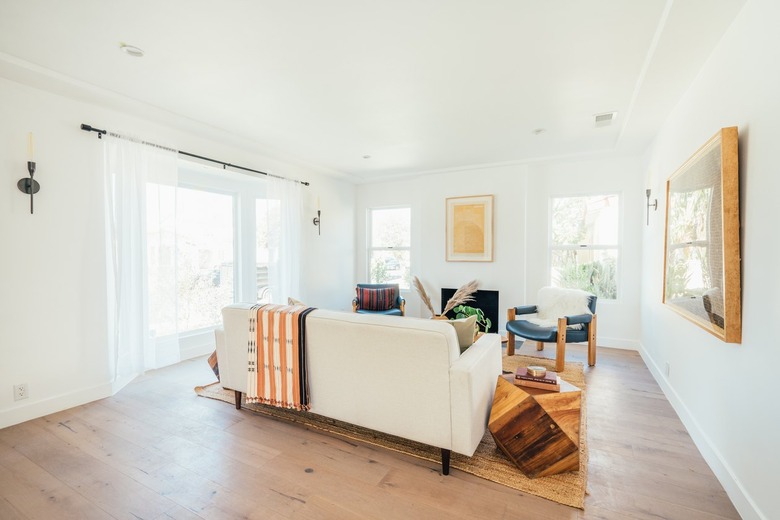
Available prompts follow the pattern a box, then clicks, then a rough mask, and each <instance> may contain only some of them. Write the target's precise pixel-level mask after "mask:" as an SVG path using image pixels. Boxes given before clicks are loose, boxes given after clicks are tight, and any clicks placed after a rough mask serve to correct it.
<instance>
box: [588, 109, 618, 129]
mask: <svg viewBox="0 0 780 520" xmlns="http://www.w3.org/2000/svg"><path fill="white" fill-rule="evenodd" d="M593 118H594V120H595V122H596V126H597V127H598V126H609V125H611V124H612V121H614V120H615V119H616V118H617V112H604V113H603V114H596V115H595V116H593Z"/></svg>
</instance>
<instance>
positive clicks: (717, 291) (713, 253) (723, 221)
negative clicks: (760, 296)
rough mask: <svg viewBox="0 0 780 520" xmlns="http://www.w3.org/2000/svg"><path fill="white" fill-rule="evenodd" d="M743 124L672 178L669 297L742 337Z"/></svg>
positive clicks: (686, 311)
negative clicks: (739, 150)
mask: <svg viewBox="0 0 780 520" xmlns="http://www.w3.org/2000/svg"><path fill="white" fill-rule="evenodd" d="M737 148H738V136H737V127H729V128H722V129H721V130H720V131H719V132H718V133H717V134H715V135H714V136H713V137H712V138H711V139H710V140H709V141H707V142H706V143H705V144H704V146H702V147H701V148H699V150H698V151H697V152H696V153H695V154H693V156H692V157H691V158H690V159H688V160H687V161H686V162H685V163H684V164H683V165H682V166H681V167H680V168H679V169H678V170H677V171H676V172H674V174H672V176H671V177H670V178H669V180H668V181H667V183H666V240H665V252H664V296H663V301H664V303H665V304H666V305H668V306H669V307H670V308H671V309H672V310H674V311H675V312H677V313H678V314H680V315H682V316H683V317H685V318H686V319H688V320H689V321H691V322H693V323H695V324H696V325H698V326H700V327H702V328H704V329H705V330H707V331H708V332H710V333H712V334H713V335H715V336H717V337H719V338H720V339H722V340H723V341H725V342H727V343H741V342H742V302H741V294H740V293H741V288H740V287H741V275H740V274H741V271H740V269H741V268H740V246H739V161H738V156H737Z"/></svg>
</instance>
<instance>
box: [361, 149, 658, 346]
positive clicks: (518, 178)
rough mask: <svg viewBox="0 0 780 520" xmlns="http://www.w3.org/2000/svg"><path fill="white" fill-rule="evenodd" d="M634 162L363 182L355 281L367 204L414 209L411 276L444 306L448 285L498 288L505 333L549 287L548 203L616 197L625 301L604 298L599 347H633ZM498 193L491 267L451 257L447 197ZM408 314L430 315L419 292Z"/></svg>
mask: <svg viewBox="0 0 780 520" xmlns="http://www.w3.org/2000/svg"><path fill="white" fill-rule="evenodd" d="M640 173H641V170H640V168H639V161H638V160H636V159H625V158H617V159H603V158H602V159H592V160H580V161H573V162H572V161H559V162H549V163H533V164H530V165H514V166H497V167H489V168H480V169H474V170H465V171H458V172H447V173H442V174H431V175H424V176H418V177H414V178H409V179H404V180H398V181H392V182H383V183H377V184H366V185H361V186H359V187H358V188H357V202H356V210H357V216H356V226H357V239H356V247H357V253H358V254H357V255H356V257H355V258H356V262H357V264H356V266H355V272H356V274H357V277H358V281H365V280H367V273H366V264H367V262H366V211H367V209H368V208H373V207H382V206H394V205H410V206H411V207H412V274H413V275H417V276H418V277H419V278H420V280H421V281H422V282H423V284H424V285H425V287H426V289H427V292H428V295H429V296H430V297H431V299H432V300H433V301H434V306H435V307H436V308H437V310H438V309H439V303H440V302H439V295H440V292H439V291H440V289H441V288H442V287H459V286H460V285H462V284H464V283H466V282H468V281H469V280H471V279H477V280H478V281H479V282H480V288H481V289H487V290H498V291H499V300H500V301H499V322H500V323H499V328H500V329H501V330H503V329H504V325H505V323H506V313H505V309H507V308H509V307H511V306H513V305H522V304H526V303H534V300H535V296H536V293H537V292H538V290H539V288H541V287H543V286H544V285H548V281H549V270H548V249H547V247H548V219H549V212H548V204H549V199H550V197H551V196H552V195H581V194H593V193H599V192H603V191H605V190H606V191H609V192H616V193H619V194H620V195H621V200H622V201H623V202H622V203H623V209H624V211H623V213H622V220H623V240H624V245H623V249H622V252H621V253H622V260H621V267H620V268H621V271H620V281H619V283H620V299H619V300H618V301H616V302H610V303H602V302H599V307H598V312H599V319H600V322H599V345H604V346H615V347H624V348H636V346H637V345H638V330H639V322H638V303H639V281H638V280H639V266H640V259H641V255H640V247H641V241H640V238H639V237H640V232H639V227H640V226H641V225H642V221H643V218H644V209H643V208H644V191H643V189H642V186H641V174H640ZM486 194H492V195H493V196H494V208H493V210H494V215H493V225H494V228H493V231H494V237H493V240H494V250H493V262H447V261H445V199H446V198H447V197H457V196H466V195H486ZM405 297H406V299H407V309H408V314H410V315H412V316H425V317H427V316H428V315H429V313H428V312H427V311H426V310H425V309H424V308H421V303H420V298H419V297H418V296H417V294H416V292H414V291H411V292H409V293H407V294H405Z"/></svg>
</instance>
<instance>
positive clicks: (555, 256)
mask: <svg viewBox="0 0 780 520" xmlns="http://www.w3.org/2000/svg"><path fill="white" fill-rule="evenodd" d="M616 273H617V250H616V249H576V250H561V249H556V250H553V251H552V265H551V275H552V276H551V278H552V284H553V285H554V286H555V287H566V288H570V289H582V290H583V291H588V292H590V293H593V294H595V295H596V296H598V297H599V298H605V299H608V300H614V299H617V277H616Z"/></svg>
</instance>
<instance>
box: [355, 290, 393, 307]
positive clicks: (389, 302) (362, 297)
mask: <svg viewBox="0 0 780 520" xmlns="http://www.w3.org/2000/svg"><path fill="white" fill-rule="evenodd" d="M357 297H358V301H360V308H361V309H365V310H367V311H386V310H389V309H392V308H393V307H395V300H396V295H395V287H387V288H383V289H372V288H370V287H359V288H357Z"/></svg>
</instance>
